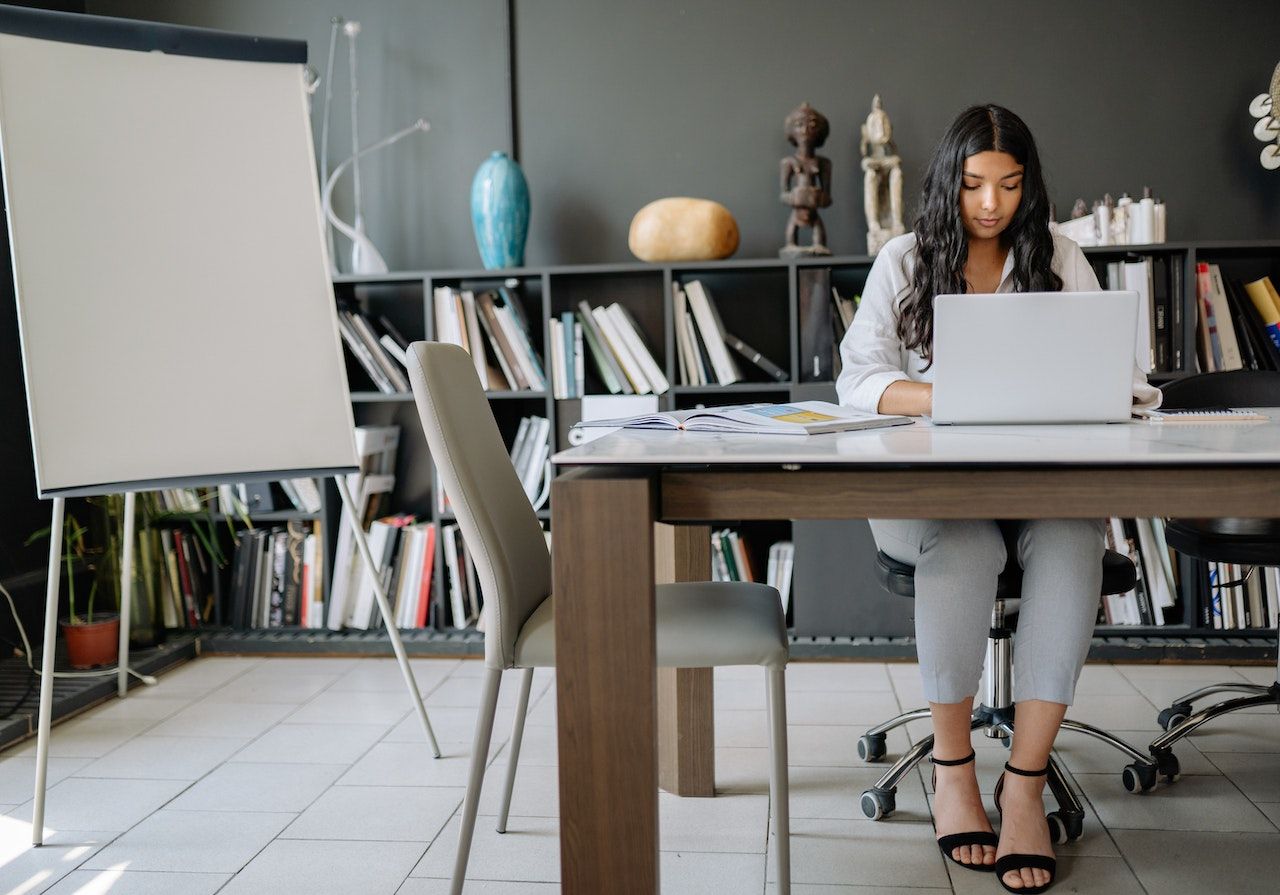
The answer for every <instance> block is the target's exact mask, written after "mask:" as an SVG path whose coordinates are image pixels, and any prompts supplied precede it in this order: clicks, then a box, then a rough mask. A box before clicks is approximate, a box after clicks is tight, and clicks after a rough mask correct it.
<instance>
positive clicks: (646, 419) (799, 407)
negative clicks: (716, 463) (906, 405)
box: [574, 401, 913, 435]
mask: <svg viewBox="0 0 1280 895" xmlns="http://www.w3.org/2000/svg"><path fill="white" fill-rule="evenodd" d="M912 422H913V420H912V419H911V417H907V416H886V415H884V414H878V413H863V412H861V411H857V410H850V409H849V408H847V407H841V406H839V405H837V404H829V403H827V402H826V401H796V402H794V403H792V404H730V405H728V406H725V407H704V408H697V409H694V410H672V411H668V412H665V413H649V414H641V415H640V416H631V417H623V418H622V419H611V420H583V421H582V422H579V423H575V424H574V428H578V427H584V428H585V427H588V426H610V427H613V428H623V429H679V430H684V431H687V432H738V433H742V434H765V435H822V434H825V433H829V432H849V431H854V430H858V429H878V428H882V427H884V426H902V425H908V424H910V423H912Z"/></svg>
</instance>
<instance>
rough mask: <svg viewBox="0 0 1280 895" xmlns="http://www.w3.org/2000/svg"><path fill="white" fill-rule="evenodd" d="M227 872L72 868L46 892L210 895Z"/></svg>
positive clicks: (52, 894) (66, 894) (61, 894)
mask: <svg viewBox="0 0 1280 895" xmlns="http://www.w3.org/2000/svg"><path fill="white" fill-rule="evenodd" d="M229 879H231V874H229V873H170V872H166V871H150V872H141V871H133V870H126V869H124V868H123V867H120V868H114V869H107V870H73V871H72V872H71V873H68V874H67V875H66V876H64V877H63V878H62V879H61V880H60V881H59V882H58V884H57V885H56V886H54V887H53V888H51V889H48V890H47V892H48V895H213V893H215V892H217V891H218V890H219V889H220V888H222V887H223V885H225V884H226V882H227V880H229Z"/></svg>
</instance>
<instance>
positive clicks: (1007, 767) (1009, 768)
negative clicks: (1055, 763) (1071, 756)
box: [1004, 761, 1049, 777]
mask: <svg viewBox="0 0 1280 895" xmlns="http://www.w3.org/2000/svg"><path fill="white" fill-rule="evenodd" d="M1004 769H1005V770H1006V771H1008V772H1009V773H1010V774H1017V775H1018V776H1019V777H1043V776H1044V775H1045V774H1047V773H1049V766H1048V765H1045V766H1044V767H1043V768H1041V769H1040V770H1038V771H1024V770H1023V769H1022V768H1015V767H1014V766H1013V765H1011V764H1009V762H1007V761H1006V762H1005V763H1004Z"/></svg>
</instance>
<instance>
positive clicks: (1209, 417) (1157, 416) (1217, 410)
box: [1133, 407, 1271, 424]
mask: <svg viewBox="0 0 1280 895" xmlns="http://www.w3.org/2000/svg"><path fill="white" fill-rule="evenodd" d="M1133 415H1134V418H1135V419H1140V420H1143V421H1145V422H1148V423H1161V424H1167V423H1200V424H1203V423H1261V422H1266V421H1267V420H1269V419H1271V417H1269V416H1267V415H1266V414H1264V413H1258V412H1256V411H1253V410H1236V409H1233V408H1231V407H1198V408H1194V409H1187V410H1135V411H1134V412H1133Z"/></svg>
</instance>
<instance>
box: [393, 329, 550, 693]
mask: <svg viewBox="0 0 1280 895" xmlns="http://www.w3.org/2000/svg"><path fill="white" fill-rule="evenodd" d="M409 381H410V383H411V384H412V385H413V396H414V399H415V400H416V401H417V403H418V414H419V416H421V417H422V429H423V432H424V433H425V434H426V437H427V445H428V447H430V449H431V459H432V461H433V462H434V463H435V465H436V469H437V470H438V472H439V474H440V482H441V483H442V484H443V486H444V490H445V493H446V494H448V495H449V501H450V502H451V503H452V505H453V508H454V511H455V512H456V513H457V516H458V526H459V528H460V529H461V531H462V537H463V540H464V541H465V542H466V545H467V549H468V550H470V551H471V558H472V560H473V561H474V562H475V567H476V573H477V575H478V577H479V579H480V590H481V593H483V594H484V599H485V612H486V613H487V616H486V619H485V636H484V652H485V664H486V665H488V666H489V667H490V668H510V667H511V666H512V662H513V657H514V653H515V642H516V638H517V637H518V636H519V634H520V629H521V627H522V626H523V625H524V623H525V622H526V621H528V619H529V616H530V615H531V614H532V613H533V611H534V610H535V609H537V608H538V606H539V604H541V603H542V601H543V600H544V599H546V598H547V596H549V595H550V593H551V557H550V555H549V553H548V551H547V542H546V538H545V535H544V534H543V531H542V526H541V525H540V524H539V523H538V517H537V515H536V514H535V513H534V511H533V507H532V505H531V504H530V503H529V498H528V496H527V495H526V494H525V492H524V488H523V487H522V486H521V484H520V479H519V477H518V476H517V475H516V471H515V468H514V467H513V466H512V465H511V458H510V456H509V455H508V454H507V450H506V447H505V445H504V444H503V442H502V435H501V434H500V433H499V432H498V424H497V422H495V420H494V418H493V411H492V409H490V407H489V402H488V401H487V400H486V399H485V396H484V390H483V389H482V388H481V386H480V380H479V378H478V377H477V376H476V368H475V364H474V363H473V361H472V359H471V355H469V354H467V352H466V351H464V350H463V349H461V348H459V347H458V346H457V345H449V344H444V343H439V342H414V343H413V344H412V345H410V346H409Z"/></svg>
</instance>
